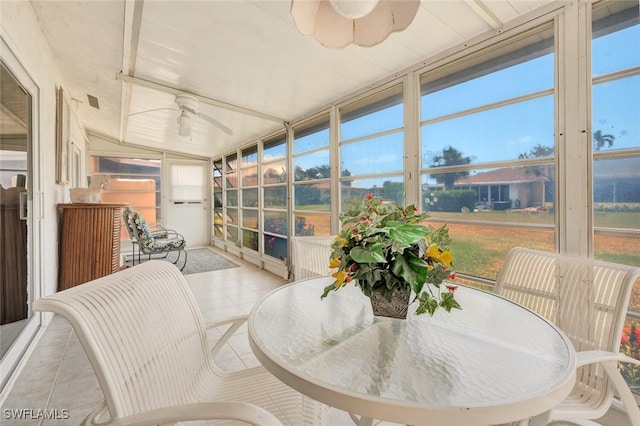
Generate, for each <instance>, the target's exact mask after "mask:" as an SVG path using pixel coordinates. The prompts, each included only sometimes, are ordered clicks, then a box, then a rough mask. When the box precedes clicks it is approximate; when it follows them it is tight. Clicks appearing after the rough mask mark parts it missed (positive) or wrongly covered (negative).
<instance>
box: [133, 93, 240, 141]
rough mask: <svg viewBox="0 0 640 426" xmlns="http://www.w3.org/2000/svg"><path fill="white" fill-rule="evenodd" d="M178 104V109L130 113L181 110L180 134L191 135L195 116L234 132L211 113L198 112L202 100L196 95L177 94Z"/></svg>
mask: <svg viewBox="0 0 640 426" xmlns="http://www.w3.org/2000/svg"><path fill="white" fill-rule="evenodd" d="M176 105H177V106H178V109H176V108H157V109H150V110H147V111H140V112H136V113H133V114H130V115H129V117H131V116H133V115H138V114H144V113H147V112H152V111H164V110H170V111H179V112H180V115H179V116H178V119H177V122H178V125H179V126H180V128H179V131H178V134H179V135H180V136H191V121H192V120H193V119H194V118H201V119H203V120H204V121H206V122H208V123H209V124H212V125H214V126H216V127H217V128H219V129H220V130H222V131H223V132H225V133H226V134H228V135H232V134H233V131H232V130H231V129H230V128H228V127H227V126H225V125H224V124H222V123H221V122H219V121H218V120H216V119H215V118H213V117H211V116H210V115H207V114H204V113H202V112H198V107H199V105H200V102H199V101H198V98H196V97H195V96H191V95H185V94H178V95H176Z"/></svg>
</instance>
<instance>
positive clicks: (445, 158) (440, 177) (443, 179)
mask: <svg viewBox="0 0 640 426" xmlns="http://www.w3.org/2000/svg"><path fill="white" fill-rule="evenodd" d="M432 161H433V164H432V165H431V167H444V166H457V165H460V164H469V163H471V157H463V156H462V153H461V152H460V151H458V150H457V149H455V148H453V147H449V148H445V149H443V150H442V155H436V156H434V157H433V160H432ZM467 175H469V172H466V171H460V172H453V173H432V174H431V177H432V178H433V179H435V180H436V182H438V183H442V184H444V189H446V190H452V189H453V185H454V183H455V181H456V180H458V179H460V178H461V177H465V176H467Z"/></svg>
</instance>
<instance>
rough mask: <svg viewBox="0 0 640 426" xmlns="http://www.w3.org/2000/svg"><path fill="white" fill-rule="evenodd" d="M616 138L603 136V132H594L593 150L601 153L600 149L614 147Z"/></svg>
mask: <svg viewBox="0 0 640 426" xmlns="http://www.w3.org/2000/svg"><path fill="white" fill-rule="evenodd" d="M615 140H616V137H615V136H613V135H603V134H602V130H596V131H595V132H593V150H594V151H600V148H602V147H604V146H605V145H607V146H608V147H609V148H611V147H612V146H613V142H614V141H615Z"/></svg>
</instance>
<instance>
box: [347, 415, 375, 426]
mask: <svg viewBox="0 0 640 426" xmlns="http://www.w3.org/2000/svg"><path fill="white" fill-rule="evenodd" d="M349 416H351V420H353V422H354V423H355V424H356V425H358V426H372V425H373V419H370V418H368V417H364V416H359V417H358V416H356V415H355V414H353V413H349Z"/></svg>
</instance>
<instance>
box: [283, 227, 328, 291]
mask: <svg viewBox="0 0 640 426" xmlns="http://www.w3.org/2000/svg"><path fill="white" fill-rule="evenodd" d="M334 239H335V237H332V236H324V237H320V236H318V237H316V236H309V237H307V236H305V237H292V238H291V246H292V250H291V251H292V257H291V262H292V266H293V277H294V279H295V280H296V281H298V280H303V279H305V278H312V277H317V276H323V275H330V274H332V273H333V272H334V270H332V269H331V268H329V256H330V255H331V243H333V240H334Z"/></svg>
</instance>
